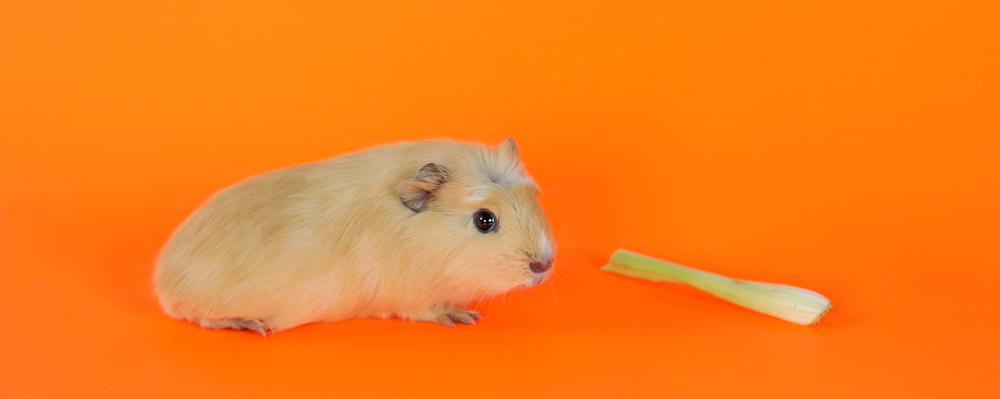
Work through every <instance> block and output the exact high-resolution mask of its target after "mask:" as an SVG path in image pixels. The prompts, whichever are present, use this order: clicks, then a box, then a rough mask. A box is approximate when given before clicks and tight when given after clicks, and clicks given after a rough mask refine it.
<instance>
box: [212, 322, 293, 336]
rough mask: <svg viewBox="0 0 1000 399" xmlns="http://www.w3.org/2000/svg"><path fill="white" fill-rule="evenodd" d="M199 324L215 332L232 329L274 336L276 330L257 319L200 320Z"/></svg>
mask: <svg viewBox="0 0 1000 399" xmlns="http://www.w3.org/2000/svg"><path fill="white" fill-rule="evenodd" d="M198 324H199V325H201V326H202V327H205V328H211V329H215V330H221V329H231V330H250V331H256V332H257V333H259V334H260V335H263V336H265V337H266V336H267V335H268V334H273V333H274V332H275V331H276V330H275V329H274V328H272V327H271V326H269V325H267V323H265V322H264V320H257V319H215V320H198Z"/></svg>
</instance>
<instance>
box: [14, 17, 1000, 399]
mask: <svg viewBox="0 0 1000 399" xmlns="http://www.w3.org/2000/svg"><path fill="white" fill-rule="evenodd" d="M311 3H312V4H309V3H308V2H281V1H276V2H263V1H209V2H197V1H179V2H156V1H153V2H149V1H106V0H97V1H87V2H65V3H61V4H52V3H51V2H44V1H27V0H7V1H3V2H0V304H2V305H0V306H2V308H0V314H2V315H3V321H4V327H3V328H0V354H2V355H0V360H2V361H0V396H2V397H9V398H15V397H16V398H21V397H84V396H95V397H108V396H118V397H171V398H179V397H253V396H271V397H291V396H296V397H299V396H301V397H310V396H315V397H353V396H362V395H371V396H397V397H413V396H426V397H469V396H484V397H508V396H517V397H539V396H572V397H584V396H595V397H721V396H723V395H732V397H769V398H770V397H793V396H798V395H808V396H809V397H829V398H844V397H851V398H854V397H875V398H884V397H904V398H917V397H926V398H952V397H955V398H959V397H961V398H973V397H976V398H988V397H993V398H996V397H1000V382H998V376H1000V368H998V363H1000V340H998V336H1000V334H998V333H1000V328H998V326H1000V325H998V323H1000V322H998V319H1000V318H998V317H997V315H998V314H997V310H996V308H997V306H996V303H995V302H996V296H995V295H996V294H997V292H998V289H997V281H998V277H1000V255H998V246H997V244H998V234H997V229H998V226H1000V210H998V203H1000V181H998V175H1000V173H998V172H1000V161H998V156H1000V24H998V23H997V21H1000V3H998V2H996V1H981V2H974V1H963V0H958V1H951V2H943V3H942V2H910V1H882V2H869V1H855V0H848V1H837V2H796V1H771V0H765V1H760V2H743V1H726V0H714V1H713V0H709V1H690V0H681V1H667V2H655V3H653V2H651V3H637V2H627V1H614V2H593V1H586V2H567V3H569V4H556V3H549V2H535V1H517V2H486V3H484V2H460V1H454V2H447V3H434V4H429V3H426V2H398V1H374V2H364V1H362V2H340V3H338V4H330V3H329V2H311ZM507 135H513V136H514V137H516V138H518V140H519V142H520V145H521V149H522V153H523V157H524V159H525V161H526V163H527V165H528V167H529V169H530V171H532V172H533V174H534V175H535V176H536V178H537V180H538V181H539V182H540V183H541V185H542V186H543V189H544V197H543V203H544V206H545V207H546V209H547V210H548V213H549V215H550V218H551V220H552V222H553V224H554V228H555V231H556V238H557V241H558V244H559V247H560V252H559V256H558V257H557V262H556V268H557V272H556V275H555V276H554V277H555V278H554V279H552V280H550V281H549V282H548V283H546V284H545V285H543V286H541V287H538V288H535V289H531V290H524V291H518V292H515V293H511V294H509V295H507V296H506V297H504V298H502V299H497V300H494V301H490V302H487V303H484V304H482V305H480V306H479V310H481V311H482V312H483V314H484V315H485V317H486V319H485V320H484V321H483V322H482V323H481V324H480V325H479V326H475V327H471V328H469V327H463V328H455V329H447V328H442V327H438V326H434V325H429V324H411V323H405V322H399V321H375V320H358V321H349V322H343V323H338V324H327V325H310V326H306V327H302V328H298V329H294V330H291V331H287V332H284V333H279V334H278V335H276V336H273V337H268V338H266V339H265V338H261V337H259V336H255V335H252V334H248V333H238V332H218V331H207V330H202V329H199V328H196V327H195V326H193V325H191V324H187V323H183V322H179V321H174V320H170V319H168V318H166V317H165V316H164V315H162V314H161V313H160V311H159V309H158V308H157V306H156V302H155V300H154V298H153V296H152V293H151V284H150V275H151V271H152V260H153V258H154V256H155V254H156V251H157V250H158V249H159V247H160V245H161V244H162V243H163V242H164V240H165V239H166V238H167V236H168V234H169V232H170V231H171V230H172V229H173V228H174V226H175V225H176V224H177V223H178V222H180V221H181V220H182V218H183V217H184V216H185V215H186V214H187V213H188V212H190V211H191V210H192V209H193V208H194V207H195V206H196V205H197V204H198V203H199V202H200V201H202V200H203V199H204V198H205V197H206V196H208V195H209V194H210V193H212V192H213V191H214V190H216V189H219V188H221V187H224V186H226V185H228V184H231V183H233V182H235V181H237V180H239V179H241V178H243V177H246V176H249V175H252V174H256V173H260V172H263V171H267V170H271V169H274V168H277V167H280V166H285V165H291V164H296V163H300V162H305V161H311V160H316V159H320V158H325V157H328V156H333V155H336V154H339V153H342V152H344V151H348V150H353V149H358V148H363V147H366V146H369V145H373V144H377V143H385V142H391V141H396V140H401V139H412V138H421V137H439V136H448V137H453V138H458V139H469V140H482V141H489V142H498V141H499V140H500V139H501V138H503V137H505V136H507ZM618 247H627V248H631V249H634V250H638V251H642V252H646V253H649V254H652V255H656V256H660V257H663V258H668V259H672V260H675V261H678V262H682V263H687V264H690V265H694V266H699V267H703V268H706V269H710V270H715V271H719V272H723V273H727V274H730V275H734V276H739V277H746V278H754V279H759V280H766V281H778V282H785V283H789V284H795V285H801V286H804V287H808V288H812V289H815V290H817V291H819V292H822V293H824V294H826V295H827V296H829V297H830V298H831V299H832V300H833V301H834V303H835V307H834V310H833V312H832V313H831V314H830V315H829V316H827V318H826V319H825V320H824V321H823V323H821V324H820V325H819V326H816V327H812V328H806V327H799V326H795V325H792V324H788V323H784V322H781V321H778V320H775V319H771V318H768V317H765V316H761V315H757V314H754V313H751V312H748V311H744V310H742V309H739V308H736V307H734V306H731V305H728V304H725V303H723V302H720V301H718V300H715V299H712V298H710V297H707V296H705V295H703V294H700V293H698V292H696V291H693V290H691V289H687V288H684V287H678V286H674V285H669V284H661V285H657V284H651V283H646V282H641V281H636V280H630V279H627V278H623V277H619V276H615V275H610V274H606V273H603V272H600V271H599V270H598V267H599V266H601V265H602V264H603V262H605V261H606V259H607V257H608V256H609V255H610V253H611V252H612V250H614V249H615V248H618Z"/></svg>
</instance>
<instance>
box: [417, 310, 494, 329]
mask: <svg viewBox="0 0 1000 399" xmlns="http://www.w3.org/2000/svg"><path fill="white" fill-rule="evenodd" d="M431 315H432V317H431V319H430V320H427V321H433V322H435V323H438V324H440V325H442V326H445V327H454V326H455V323H461V324H476V320H479V319H482V318H483V316H481V315H480V314H479V312H477V311H475V310H469V309H456V308H443V309H440V310H436V311H433V312H431Z"/></svg>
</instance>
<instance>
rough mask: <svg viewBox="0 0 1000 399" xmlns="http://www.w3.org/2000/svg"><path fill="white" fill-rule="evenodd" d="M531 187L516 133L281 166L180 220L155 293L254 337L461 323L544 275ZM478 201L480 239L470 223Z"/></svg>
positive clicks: (184, 313) (209, 322) (211, 322)
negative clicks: (349, 325) (484, 219)
mask: <svg viewBox="0 0 1000 399" xmlns="http://www.w3.org/2000/svg"><path fill="white" fill-rule="evenodd" d="M537 194H538V186H537V184H536V183H535V181H534V180H533V179H532V178H531V177H530V176H528V175H527V174H526V172H525V171H524V168H523V167H522V165H521V162H520V161H519V158H518V153H517V147H516V145H515V144H514V142H513V140H507V141H506V142H504V143H503V144H501V145H500V146H498V147H484V146H480V145H476V144H469V143H461V142H455V141H444V140H435V141H415V142H404V143H399V144H393V145H385V146H380V147H375V148H372V149H369V150H365V151H361V152H355V153H351V154H347V155H343V156H340V157H336V158H333V159H329V160H326V161H322V162H316V163H309V164H303V165H299V166H294V167H289V168H285V169H280V170H277V171H273V172H270V173H266V174H263V175H259V176H256V177H252V178H249V179H247V180H244V181H242V182H240V183H238V184H236V185H234V186H232V187H229V188H226V189H224V190H222V191H220V192H219V193H217V194H215V195H214V196H213V197H212V198H210V199H209V200H208V201H207V202H206V203H205V204H204V205H202V207H201V208H200V209H198V210H197V211H195V212H194V213H193V214H192V215H191V216H190V217H188V219H187V220H185V221H184V222H183V223H182V224H181V225H180V227H178V229H177V230H176V231H175V232H174V234H173V236H172V237H171V238H170V240H169V241H168V242H167V244H166V245H165V246H164V248H163V250H162V251H161V253H160V256H159V258H158V260H157V265H156V272H155V276H154V277H155V285H156V292H157V295H158V296H159V299H160V303H161V305H162V306H163V309H164V310H165V311H166V313H168V314H169V315H171V316H173V317H176V318H181V319H186V320H190V321H193V322H196V323H198V324H200V325H201V326H203V327H207V328H234V329H251V330H256V331H258V332H260V333H262V334H266V333H268V332H274V331H279V330H284V329H288V328H291V327H295V326H298V325H302V324H305V323H310V322H318V321H336V320H343V319H348V318H356V317H377V318H389V317H399V318H403V319H407V320H415V321H431V322H437V323H441V324H445V325H452V324H453V322H459V323H466V324H471V323H473V322H474V320H476V319H478V318H479V314H478V313H476V312H475V311H472V310H468V309H467V308H465V305H467V304H469V303H470V302H473V301H476V300H479V299H482V298H485V297H489V296H494V295H497V294H501V293H504V292H507V291H509V290H511V289H514V288H518V287H524V286H532V285H537V284H539V283H541V282H542V281H543V280H544V279H545V278H546V277H547V276H548V274H549V273H550V270H548V267H549V266H550V265H551V262H552V258H553V256H554V247H553V243H552V234H551V230H550V228H549V224H548V221H547V220H546V218H545V215H544V214H543V212H542V209H541V207H540V205H539V203H538V200H537V198H536V197H537ZM484 209H485V210H489V211H491V212H493V213H494V214H495V215H496V228H495V230H494V231H491V232H487V233H482V232H480V230H479V229H477V227H476V224H475V223H474V221H473V219H474V218H473V215H474V214H476V213H477V211H480V210H484ZM532 262H534V263H535V265H543V266H544V267H538V268H535V265H531V263H532ZM529 265H530V266H529ZM539 269H544V270H539Z"/></svg>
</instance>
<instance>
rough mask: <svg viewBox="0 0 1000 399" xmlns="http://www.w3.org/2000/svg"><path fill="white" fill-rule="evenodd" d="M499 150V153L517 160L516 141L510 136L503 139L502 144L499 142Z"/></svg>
mask: <svg viewBox="0 0 1000 399" xmlns="http://www.w3.org/2000/svg"><path fill="white" fill-rule="evenodd" d="M499 151H500V153H501V154H503V155H504V156H506V157H507V158H510V159H513V160H517V159H518V157H519V155H518V152H517V143H516V142H514V139H512V138H510V137H508V138H507V140H504V141H503V144H500V148H499Z"/></svg>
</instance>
